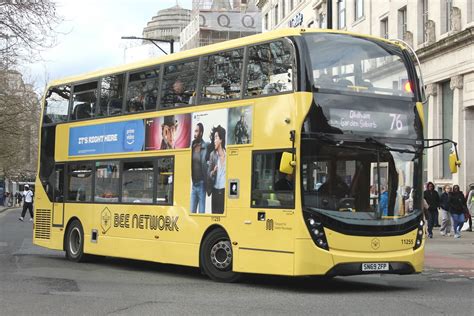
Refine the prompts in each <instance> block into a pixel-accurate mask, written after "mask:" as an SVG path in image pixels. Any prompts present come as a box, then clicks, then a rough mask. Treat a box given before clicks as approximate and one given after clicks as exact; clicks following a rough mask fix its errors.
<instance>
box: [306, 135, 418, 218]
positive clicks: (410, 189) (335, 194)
mask: <svg viewBox="0 0 474 316" xmlns="http://www.w3.org/2000/svg"><path fill="white" fill-rule="evenodd" d="M386 145H387V146H385V147H377V146H374V145H373V144H370V143H367V142H350V141H346V142H343V143H341V142H340V141H339V142H334V143H333V144H331V143H328V141H327V139H326V140H324V139H322V140H321V139H319V140H318V139H308V140H304V141H303V146H302V149H303V150H302V177H303V182H302V184H303V188H302V189H303V190H302V191H303V205H304V207H306V208H308V207H309V208H313V209H317V210H320V211H329V212H331V213H332V214H333V216H338V215H337V214H339V216H341V217H346V218H352V219H354V218H360V219H364V220H367V219H370V218H373V219H380V218H401V217H405V216H408V215H411V214H414V213H418V212H419V207H418V205H419V201H420V198H421V192H417V188H418V187H419V186H418V183H414V182H417V181H418V180H416V179H417V177H416V176H415V173H416V170H419V164H420V158H419V156H420V155H419V153H417V152H416V148H414V146H412V145H404V144H393V145H391V144H386ZM392 149H393V150H392ZM361 213H365V215H364V214H361ZM349 214H353V215H349ZM339 216H338V217H339Z"/></svg>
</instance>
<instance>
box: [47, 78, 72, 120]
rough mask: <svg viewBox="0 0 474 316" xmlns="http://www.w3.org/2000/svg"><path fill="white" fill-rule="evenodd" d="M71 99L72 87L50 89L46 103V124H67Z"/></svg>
mask: <svg viewBox="0 0 474 316" xmlns="http://www.w3.org/2000/svg"><path fill="white" fill-rule="evenodd" d="M70 98H71V86H62V87H55V88H51V89H49V91H48V93H47V94H46V101H45V103H44V107H45V109H44V117H43V122H44V124H50V123H61V122H66V121H67V117H68V110H69V100H70Z"/></svg>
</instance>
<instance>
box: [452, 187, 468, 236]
mask: <svg viewBox="0 0 474 316" xmlns="http://www.w3.org/2000/svg"><path fill="white" fill-rule="evenodd" d="M465 207H466V199H465V198H464V194H463V193H462V191H461V190H459V185H457V184H456V185H454V186H453V193H451V196H450V197H449V212H450V213H451V218H452V220H453V228H454V238H460V237H461V228H462V225H463V224H464V210H465Z"/></svg>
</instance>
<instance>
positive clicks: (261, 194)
mask: <svg viewBox="0 0 474 316" xmlns="http://www.w3.org/2000/svg"><path fill="white" fill-rule="evenodd" d="M281 156H282V151H278V152H268V151H267V152H257V153H254V155H253V164H252V166H253V168H252V170H253V175H252V207H268V208H293V207H294V204H295V180H294V173H293V174H284V173H281V172H280V171H279V167H280V160H281Z"/></svg>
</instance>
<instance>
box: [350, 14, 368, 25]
mask: <svg viewBox="0 0 474 316" xmlns="http://www.w3.org/2000/svg"><path fill="white" fill-rule="evenodd" d="M363 21H365V15H363V16H361V17H360V18H359V19H358V20H355V21H354V22H352V27H354V26H357V25H359V24H360V23H362V22H363Z"/></svg>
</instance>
